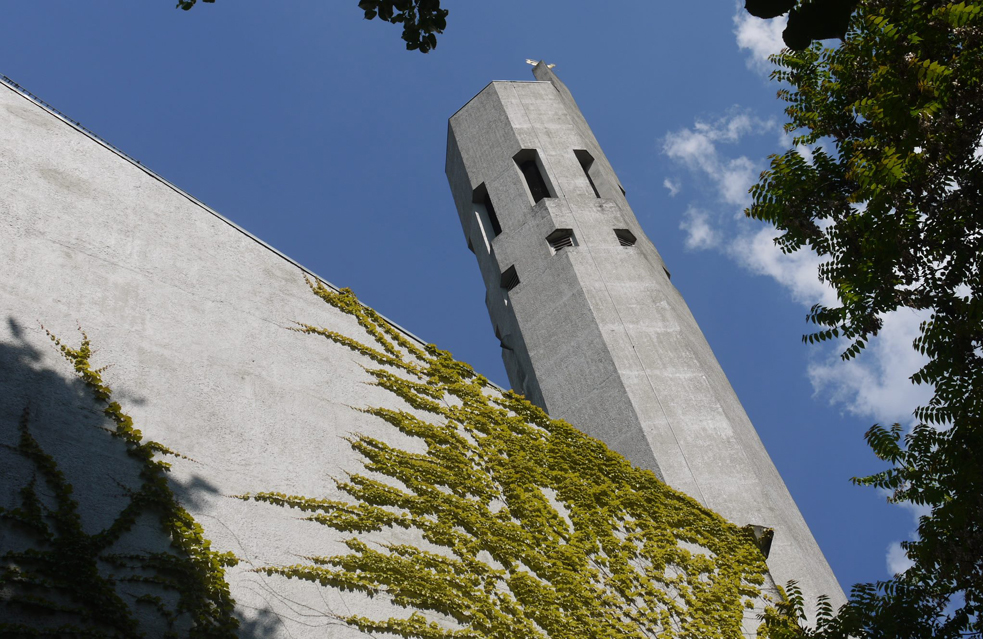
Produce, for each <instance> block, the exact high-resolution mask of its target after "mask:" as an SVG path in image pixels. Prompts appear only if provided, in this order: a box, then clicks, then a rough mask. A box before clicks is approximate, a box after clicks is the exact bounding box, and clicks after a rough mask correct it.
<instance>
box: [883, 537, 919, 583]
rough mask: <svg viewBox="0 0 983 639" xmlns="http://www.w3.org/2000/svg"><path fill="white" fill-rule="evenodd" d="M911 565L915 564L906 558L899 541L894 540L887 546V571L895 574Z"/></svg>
mask: <svg viewBox="0 0 983 639" xmlns="http://www.w3.org/2000/svg"><path fill="white" fill-rule="evenodd" d="M913 565H915V564H914V562H913V561H911V560H910V559H908V556H907V555H906V554H905V552H904V549H903V548H902V547H901V542H899V541H896V542H894V543H893V544H891V545H890V546H888V547H887V571H888V573H890V574H892V575H897V574H900V573H902V572H904V571H906V570H908V569H909V568H911V567H912V566H913Z"/></svg>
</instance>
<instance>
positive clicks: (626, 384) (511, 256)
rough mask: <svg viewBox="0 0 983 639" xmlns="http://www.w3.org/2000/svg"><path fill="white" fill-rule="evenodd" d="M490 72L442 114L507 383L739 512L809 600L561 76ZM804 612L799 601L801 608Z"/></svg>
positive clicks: (767, 480)
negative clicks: (494, 77)
mask: <svg viewBox="0 0 983 639" xmlns="http://www.w3.org/2000/svg"><path fill="white" fill-rule="evenodd" d="M533 74H534V75H535V77H536V80H537V81H535V82H492V83H491V84H489V85H488V86H487V87H485V89H484V90H482V91H481V93H479V94H478V95H477V96H475V97H474V98H473V99H471V101H470V102H468V103H467V104H466V105H465V106H464V107H462V108H461V110H460V111H458V112H457V113H456V114H454V115H453V116H452V117H451V119H450V123H449V129H448V136H447V165H446V171H447V179H448V181H449V182H450V187H451V191H452V192H453V195H454V201H455V203H456V204H457V210H458V214H459V215H460V219H461V225H462V227H463V229H464V235H465V237H466V238H467V242H468V246H469V248H471V250H472V251H473V252H474V254H475V257H476V258H477V259H478V266H479V267H480V269H481V276H482V278H483V279H484V282H485V288H486V290H487V294H486V296H485V303H486V305H487V307H488V313H489V315H490V316H491V321H492V325H493V326H494V330H495V334H496V336H497V337H498V338H499V339H500V340H501V344H502V357H503V359H504V360H505V367H506V370H507V371H508V375H509V380H510V382H511V383H512V386H513V388H514V389H515V390H516V391H517V392H520V393H522V394H524V395H525V396H526V397H527V398H528V399H529V400H530V401H532V402H534V403H536V404H538V405H539V406H541V407H542V408H544V409H545V410H546V411H548V412H549V414H550V415H551V416H553V417H556V418H561V419H565V420H567V421H569V422H570V423H571V424H573V425H574V426H576V427H577V428H579V429H581V430H582V431H584V432H586V433H588V434H589V435H591V436H593V437H596V438H598V439H601V440H602V441H604V442H605V443H606V444H607V445H608V446H610V447H611V448H613V449H614V450H617V451H618V452H619V453H621V454H623V455H624V456H626V457H627V458H628V459H630V460H631V461H632V462H633V463H634V464H636V465H638V466H641V467H644V468H649V469H651V470H653V471H654V472H655V473H656V474H657V475H658V476H659V477H661V478H662V479H663V480H664V481H665V482H666V483H668V484H669V485H670V486H672V487H674V488H676V489H677V490H680V491H682V492H685V493H686V494H688V495H690V496H691V497H693V498H695V499H697V500H698V501H700V502H702V503H703V504H704V505H706V506H707V507H709V508H711V509H713V510H715V511H716V512H718V513H720V514H721V515H723V516H724V517H726V518H727V519H729V520H730V521H732V522H734V523H736V524H739V525H744V524H753V525H759V526H764V527H768V528H773V529H774V531H775V536H774V540H773V543H772V547H771V551H770V555H769V557H768V565H769V567H770V569H771V573H772V576H773V578H774V579H775V581H776V582H777V583H778V584H784V583H785V582H786V581H788V580H791V579H795V580H796V581H798V582H799V585H800V587H801V588H802V590H803V593H804V594H805V596H806V601H807V602H813V601H815V598H816V596H818V595H821V594H826V595H829V597H830V599H831V603H832V604H833V605H834V607H838V606H839V605H840V604H842V603H844V601H845V598H844V596H843V592H842V590H841V589H840V586H839V584H838V583H837V581H836V578H835V577H834V575H833V572H832V570H831V569H830V567H829V565H828V564H827V562H826V559H825V558H824V557H823V554H822V551H821V550H820V549H819V546H818V545H817V544H816V541H815V539H813V536H812V533H811V532H810V531H809V527H808V526H807V525H806V522H805V520H804V519H803V518H802V515H801V514H800V513H799V510H798V508H797V507H796V505H795V502H794V501H793V500H792V496H791V495H790V494H789V492H788V489H787V488H786V487H785V484H784V482H783V481H782V478H781V477H780V476H779V474H778V471H777V470H776V469H775V466H774V464H773V463H772V461H771V459H770V457H769V456H768V453H767V451H766V450H765V448H764V446H763V445H762V444H761V441H760V439H759V438H758V435H757V433H756V432H755V430H754V426H753V425H752V424H751V422H750V420H749V419H748V416H747V414H746V413H745V412H744V409H743V407H742V406H741V403H740V401H739V400H738V399H737V395H736V394H735V393H734V390H733V389H732V388H731V386H730V383H729V382H728V381H727V378H726V376H725V375H724V372H723V370H722V369H721V368H720V365H719V364H718V363H717V360H716V358H715V357H714V355H713V352H712V351H711V350H710V346H709V345H708V344H707V341H706V339H705V338H704V336H703V333H702V332H701V331H700V328H699V326H697V324H696V321H695V320H694V318H693V315H692V314H691V313H690V310H689V308H688V307H687V306H686V302H684V301H683V298H682V297H681V296H680V294H679V292H678V291H677V290H676V288H675V287H674V286H673V285H672V283H671V282H670V279H669V277H670V274H669V271H668V270H667V269H666V266H665V264H664V263H663V261H662V258H661V257H660V256H659V252H658V251H657V250H656V248H655V246H654V245H653V244H652V242H651V241H649V239H648V238H647V237H646V236H645V234H644V233H643V232H642V230H641V227H640V226H639V224H638V220H636V219H635V215H634V213H633V212H632V210H631V208H630V207H629V206H628V202H627V200H626V199H625V190H624V188H622V186H621V184H620V182H619V181H618V176H617V175H616V174H615V172H614V169H612V168H611V164H610V163H609V162H608V160H607V158H606V157H605V156H604V152H603V151H602V150H601V147H600V146H599V145H598V143H597V140H596V139H595V138H594V134H593V133H592V132H591V130H590V127H589V126H588V125H587V122H586V120H585V119H584V117H583V115H582V114H581V113H580V110H579V109H578V107H577V104H576V103H575V102H574V100H573V97H572V96H571V94H570V91H569V90H568V89H567V87H566V86H565V85H564V84H563V83H562V82H561V81H560V80H559V79H558V78H557V77H556V75H554V73H553V72H552V70H550V69H549V68H548V67H547V65H546V64H544V63H542V62H540V63H539V64H538V65H536V67H535V68H534V70H533ZM810 616H811V615H810Z"/></svg>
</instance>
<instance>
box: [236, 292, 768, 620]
mask: <svg viewBox="0 0 983 639" xmlns="http://www.w3.org/2000/svg"><path fill="white" fill-rule="evenodd" d="M308 284H309V285H310V286H311V288H312V290H313V291H314V293H315V294H316V295H317V296H318V297H320V298H321V299H322V300H324V301H325V302H327V303H328V304H330V305H332V306H334V307H335V308H338V309H340V310H342V311H344V312H345V313H348V314H350V315H352V316H354V317H355V318H356V319H357V320H358V322H359V324H360V325H361V326H362V327H363V328H364V329H365V331H366V333H367V335H368V337H369V338H370V340H371V341H372V342H374V345H373V346H369V345H368V344H364V343H362V342H360V341H358V340H354V339H351V338H349V337H346V336H343V335H341V334H339V333H336V332H333V331H330V330H326V329H323V328H318V327H315V326H310V325H303V324H302V325H299V326H298V327H297V330H299V331H301V332H304V333H307V334H310V335H319V336H323V337H325V338H327V339H329V340H331V341H332V342H335V343H337V344H340V345H343V346H345V347H348V348H350V349H353V350H355V351H357V352H358V353H360V354H362V355H364V356H366V357H368V358H370V359H371V360H373V361H375V362H377V363H379V364H382V365H383V367H381V368H372V369H368V373H369V375H371V376H372V378H373V380H374V383H375V384H376V385H377V386H379V387H381V388H383V389H385V390H386V391H388V392H390V393H392V394H394V395H396V396H397V397H399V398H401V399H402V400H403V402H405V408H404V409H397V408H383V407H369V408H359V409H357V410H360V411H362V412H364V413H367V414H370V415H374V416H376V417H378V418H379V419H381V420H383V421H385V422H387V423H388V424H390V425H392V427H394V428H395V429H397V430H398V431H399V432H401V433H402V434H403V435H406V436H408V437H410V438H413V439H415V440H416V441H417V442H419V443H420V444H422V446H421V447H420V450H423V449H424V448H425V451H426V452H409V451H407V450H403V449H401V448H397V447H394V446H392V445H390V444H387V443H386V442H384V441H382V440H379V439H375V438H372V437H368V436H365V435H361V434H354V435H351V436H350V437H349V438H348V442H349V443H350V445H351V446H352V448H353V449H354V450H355V451H356V452H357V453H358V454H359V455H360V456H361V459H362V462H363V465H364V469H365V471H366V472H365V473H358V474H353V475H350V476H348V477H347V478H346V479H339V480H337V487H338V488H339V489H340V490H341V491H342V492H343V493H344V494H345V495H347V498H346V499H344V500H334V499H321V498H313V497H304V496H296V495H286V494H282V493H276V492H266V493H258V494H250V495H242V496H241V498H242V499H245V500H254V501H258V502H266V503H269V504H274V505H277V506H282V507H288V508H294V509H298V510H301V511H305V512H307V513H308V515H307V519H308V520H309V521H311V522H312V523H314V524H320V525H323V526H327V527H328V528H331V529H334V530H336V531H340V532H342V533H345V534H349V535H351V536H350V537H349V538H348V539H347V540H346V541H345V544H346V545H347V547H348V552H347V553H345V554H341V555H332V556H312V557H306V558H305V560H304V562H303V563H299V564H296V565H282V566H268V567H264V568H260V569H258V570H259V571H260V572H263V573H266V574H267V575H271V576H273V575H279V576H283V577H287V578H291V579H301V580H307V581H311V582H315V583H317V584H319V585H320V586H324V587H330V588H336V589H340V590H350V591H357V592H360V593H364V594H366V595H369V596H384V597H386V598H388V599H389V600H390V601H391V602H392V604H394V605H395V606H397V607H401V608H405V609H407V610H408V611H409V613H408V614H399V615H396V616H392V617H389V618H385V619H380V618H370V617H366V616H362V615H358V614H349V615H338V618H339V619H340V620H343V621H344V622H346V623H348V624H349V625H351V626H354V627H356V628H359V629H361V630H362V631H365V632H370V633H376V632H378V633H389V634H392V635H396V636H400V637H413V638H420V639H437V638H450V637H455V638H467V639H479V638H480V639H483V638H502V639H504V638H509V639H511V638H513V637H524V638H526V637H528V638H546V637H549V638H553V639H559V638H576V639H583V638H585V637H591V638H614V637H618V638H626V637H653V638H655V637H658V638H661V639H668V638H672V637H693V638H696V637H699V638H700V639H715V638H720V639H724V638H727V639H731V638H733V637H736V636H740V635H741V622H742V618H743V616H744V611H745V609H746V608H750V607H751V605H752V602H753V601H754V600H755V599H757V598H758V597H759V596H760V595H761V593H760V588H759V587H760V586H761V585H762V584H763V583H764V575H765V572H766V570H767V568H766V566H765V562H764V557H763V555H762V553H761V550H760V549H759V548H758V546H757V545H756V542H755V538H754V536H753V533H752V531H750V530H749V529H747V528H739V527H737V526H735V525H733V524H730V523H728V522H727V521H725V520H724V519H723V518H722V517H720V516H718V515H717V514H715V513H713V512H711V511H709V510H707V509H705V508H703V507H701V506H700V505H699V504H698V503H697V502H695V501H694V500H693V499H691V498H689V497H687V496H686V495H683V494H681V493H679V492H677V491H675V490H673V489H671V488H669V487H668V486H666V485H665V484H664V483H662V482H661V481H659V480H658V479H657V478H656V476H655V475H654V474H653V473H651V472H650V471H647V470H641V469H638V468H635V467H633V466H632V465H631V464H630V463H629V462H628V461H626V460H625V459H624V458H623V457H621V456H620V455H618V454H617V453H615V452H613V451H611V450H609V449H608V448H607V447H606V446H605V445H604V444H602V443H601V442H599V441H597V440H595V439H592V438H590V437H588V436H586V435H584V434H583V433H581V432H579V431H577V430H576V429H575V428H573V427H572V426H571V425H570V424H568V423H566V422H564V421H562V420H556V419H551V418H550V417H549V416H548V415H546V413H544V412H543V411H542V410H540V409H539V408H537V407H536V406H533V405H532V404H530V403H529V402H527V401H526V400H525V399H524V398H522V397H521V396H519V395H516V394H514V393H512V392H500V391H499V390H498V389H496V388H495V387H493V386H492V385H491V384H490V383H489V382H488V381H487V380H486V379H485V378H484V377H482V376H481V375H477V374H475V372H474V371H473V370H472V369H471V368H470V367H469V366H468V365H466V364H463V363H461V362H458V361H455V360H454V359H453V358H452V357H451V355H450V353H448V352H446V351H442V350H439V349H437V348H436V347H434V346H432V345H431V346H427V347H425V348H420V347H418V346H417V345H415V344H413V343H412V342H410V341H409V340H407V339H406V338H405V337H404V336H402V335H401V334H400V333H399V332H398V331H396V330H395V329H393V328H392V327H391V326H390V325H389V324H388V323H386V322H385V321H384V320H383V319H382V318H381V317H379V316H378V315H377V314H376V313H375V312H374V311H372V310H371V309H369V308H367V307H365V306H363V305H362V304H360V303H359V302H358V300H357V299H356V298H355V296H354V294H352V292H351V291H350V290H347V289H344V290H341V291H340V292H335V291H333V290H330V289H328V288H327V287H325V286H324V285H323V284H322V283H320V282H308ZM394 528H398V529H403V530H405V531H411V532H412V533H415V534H416V536H417V537H418V539H419V540H420V541H419V543H416V544H412V543H403V544H397V543H380V544H374V543H371V542H370V541H369V538H368V537H366V535H368V534H369V533H373V532H382V531H387V530H391V529H394Z"/></svg>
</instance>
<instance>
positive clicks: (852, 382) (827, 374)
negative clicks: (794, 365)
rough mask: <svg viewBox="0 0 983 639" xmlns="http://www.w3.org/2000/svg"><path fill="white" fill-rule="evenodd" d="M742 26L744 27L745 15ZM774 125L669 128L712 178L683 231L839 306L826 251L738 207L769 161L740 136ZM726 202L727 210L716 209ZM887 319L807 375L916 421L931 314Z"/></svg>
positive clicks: (678, 158) (872, 416)
mask: <svg viewBox="0 0 983 639" xmlns="http://www.w3.org/2000/svg"><path fill="white" fill-rule="evenodd" d="M754 20H755V22H762V21H760V20H757V19H754ZM735 23H739V24H743V23H742V22H741V21H740V20H738V18H735ZM747 28H748V29H751V27H747ZM754 28H758V27H754ZM780 32H781V30H780V29H777V31H775V32H774V33H773V34H772V35H774V36H775V37H776V38H780ZM759 35H760V34H759ZM739 38H740V34H739ZM759 44H760V43H759ZM742 46H743V45H742ZM762 46H763V45H762ZM747 48H751V47H750V46H749V47H747ZM762 50H763V49H762ZM756 55H757V54H756ZM759 57H760V56H759ZM776 132H777V127H776V125H775V124H774V123H773V122H771V121H766V120H762V119H760V118H757V117H755V116H754V115H753V114H752V113H750V112H747V111H743V112H742V111H734V112H732V113H730V114H729V115H727V116H724V117H721V118H719V119H717V120H712V121H708V120H697V121H696V122H695V123H694V125H693V126H692V127H691V128H688V129H682V130H679V131H675V132H670V133H668V134H667V135H666V137H665V139H664V141H663V146H662V150H663V152H664V153H665V154H666V156H668V157H669V158H670V160H672V161H673V162H675V163H676V164H677V165H678V167H681V168H684V169H687V170H688V172H689V174H690V175H691V176H692V177H693V178H695V179H697V180H707V179H709V181H710V184H711V185H712V188H711V189H710V190H709V192H707V191H706V190H704V197H702V198H700V199H697V200H694V201H691V202H689V203H688V208H687V209H686V211H685V212H684V213H683V216H682V220H681V222H680V225H679V226H680V229H682V230H683V231H685V233H686V235H685V239H684V241H685V244H686V248H688V249H715V250H718V251H721V252H722V253H723V254H725V255H727V256H728V257H730V258H731V259H732V260H734V261H735V262H736V263H738V264H740V265H741V266H742V267H744V268H745V269H747V270H749V271H750V272H752V273H755V274H758V275H764V276H767V277H770V278H772V279H773V280H775V281H776V282H778V283H779V284H780V285H781V286H782V288H783V289H785V290H786V291H787V292H788V293H789V294H790V295H791V297H792V299H794V300H795V301H796V302H798V303H800V304H802V305H803V306H805V307H806V308H809V307H811V306H812V305H813V304H816V303H821V304H824V305H826V306H833V305H838V302H837V299H836V295H835V293H834V291H833V289H832V288H830V287H829V285H827V284H825V283H824V282H822V281H821V280H820V279H819V272H818V267H819V265H820V263H821V260H820V258H819V256H817V255H816V254H815V253H813V252H811V251H808V250H800V251H796V252H794V253H792V254H789V255H786V254H784V253H782V251H781V250H780V249H779V248H778V247H777V246H776V245H775V242H774V240H775V238H776V237H778V235H779V232H778V231H777V230H776V229H775V228H773V227H772V226H770V225H766V224H763V223H760V222H755V221H753V220H749V219H747V218H745V217H744V216H743V215H742V214H741V213H742V212H743V209H744V208H745V207H746V206H747V205H748V204H749V203H750V197H749V195H748V194H747V190H748V188H749V187H750V186H751V185H752V184H754V182H755V181H756V179H757V176H758V172H759V171H760V168H761V167H762V165H763V162H764V159H763V158H762V159H761V160H757V159H755V158H754V157H753V156H752V157H749V156H748V154H746V153H741V151H742V148H741V147H740V146H739V143H741V142H742V141H744V140H745V138H746V137H749V136H755V135H774V134H775V133H776ZM780 139H781V140H782V143H783V146H785V148H789V147H790V146H791V145H792V138H791V136H787V135H784V134H782V135H781V137H780ZM796 150H797V151H798V152H799V153H800V154H801V155H802V157H803V158H805V160H806V161H807V162H811V161H812V150H811V149H810V148H808V147H806V146H802V145H799V146H796ZM684 182H685V181H684V180H680V179H677V180H676V181H675V182H674V183H673V184H674V186H676V187H677V188H678V189H679V191H681V190H682V189H683V187H684ZM667 188H668V187H667ZM679 191H676V192H677V193H678V192H679ZM689 191H690V192H695V193H699V192H700V191H699V189H689ZM721 204H723V207H722V208H723V210H722V211H721V210H715V207H716V209H720V208H721ZM735 209H736V211H735ZM735 212H736V213H737V215H734V213H735ZM882 319H883V321H884V325H883V328H882V329H881V331H880V332H879V334H878V335H877V336H876V337H875V338H873V339H871V341H870V342H869V344H868V345H867V348H866V349H865V350H864V351H863V352H862V353H861V355H860V356H859V357H858V358H855V359H853V360H849V361H843V360H841V359H840V357H839V354H840V353H841V352H842V351H843V349H844V348H846V346H847V344H846V343H845V342H843V341H842V340H840V341H838V342H836V343H832V344H830V345H828V346H826V347H819V348H816V349H814V351H813V354H812V361H811V362H810V364H809V365H808V368H807V370H806V374H807V375H808V377H809V380H810V382H811V383H812V386H813V388H814V390H815V392H816V395H817V396H819V397H823V398H825V399H827V400H828V401H830V402H831V403H833V404H835V405H838V406H840V407H842V408H843V409H844V410H845V411H846V412H849V413H851V414H853V415H856V416H858V417H859V418H860V419H861V420H863V421H864V422H866V423H867V424H870V423H874V422H878V423H881V424H885V425H887V424H893V423H895V422H898V423H901V424H903V425H905V426H908V427H910V426H911V425H912V424H913V416H912V413H913V411H914V409H915V408H916V407H917V406H921V405H924V404H925V403H926V402H927V401H928V399H929V397H930V396H931V394H932V389H931V388H929V387H925V386H915V385H914V384H912V383H911V380H910V377H911V375H912V374H913V373H915V372H916V371H917V370H918V369H919V368H921V366H922V365H923V364H924V362H925V358H924V356H922V355H920V354H919V353H918V352H917V351H915V349H914V348H913V347H912V341H913V340H914V339H915V337H917V335H918V326H919V324H920V322H921V321H923V320H924V319H925V315H924V314H920V313H915V312H912V311H907V310H904V311H894V312H892V313H888V314H886V315H884V316H883V318H882ZM803 328H804V330H809V327H805V326H804V327H803ZM900 506H902V507H904V508H908V509H910V510H911V511H912V514H913V515H914V517H915V519H916V521H917V518H918V517H919V516H921V515H924V514H927V512H926V511H925V509H918V508H916V507H914V506H912V505H910V504H900ZM912 534H914V533H912ZM886 561H887V567H888V570H890V571H891V573H892V574H894V573H895V572H900V571H903V570H904V569H905V568H906V567H907V565H908V560H907V558H906V557H905V556H904V552H903V551H902V550H901V546H900V544H899V543H895V544H892V545H891V546H890V547H889V548H888V550H887V556H886Z"/></svg>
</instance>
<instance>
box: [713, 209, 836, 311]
mask: <svg viewBox="0 0 983 639" xmlns="http://www.w3.org/2000/svg"><path fill="white" fill-rule="evenodd" d="M778 235H779V232H778V231H777V230H776V229H775V228H774V227H771V226H761V227H760V228H759V230H758V231H757V232H750V231H749V230H747V229H745V230H742V231H738V232H737V233H736V234H734V235H733V236H732V237H731V238H730V240H729V242H728V244H727V247H726V252H727V254H728V255H730V257H732V258H733V259H734V260H736V261H737V262H738V263H739V264H740V265H741V266H743V267H744V268H746V269H748V270H749V271H751V272H752V273H755V274H757V275H767V276H768V277H771V278H773V279H774V280H776V281H777V282H778V283H779V284H781V285H782V286H784V287H785V288H786V290H788V292H789V293H791V295H792V298H793V299H794V300H795V301H797V302H799V303H800V304H803V305H804V306H806V307H811V306H812V305H813V304H815V303H817V302H821V303H823V304H833V303H835V302H836V294H835V293H834V292H833V289H831V288H830V287H829V286H828V285H827V284H824V283H823V282H822V281H820V279H819V271H818V268H819V263H820V260H819V256H817V255H816V254H815V253H812V252H810V251H796V252H795V253H791V254H786V253H782V251H781V249H780V248H778V247H777V246H776V245H775V238H776V237H778Z"/></svg>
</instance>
